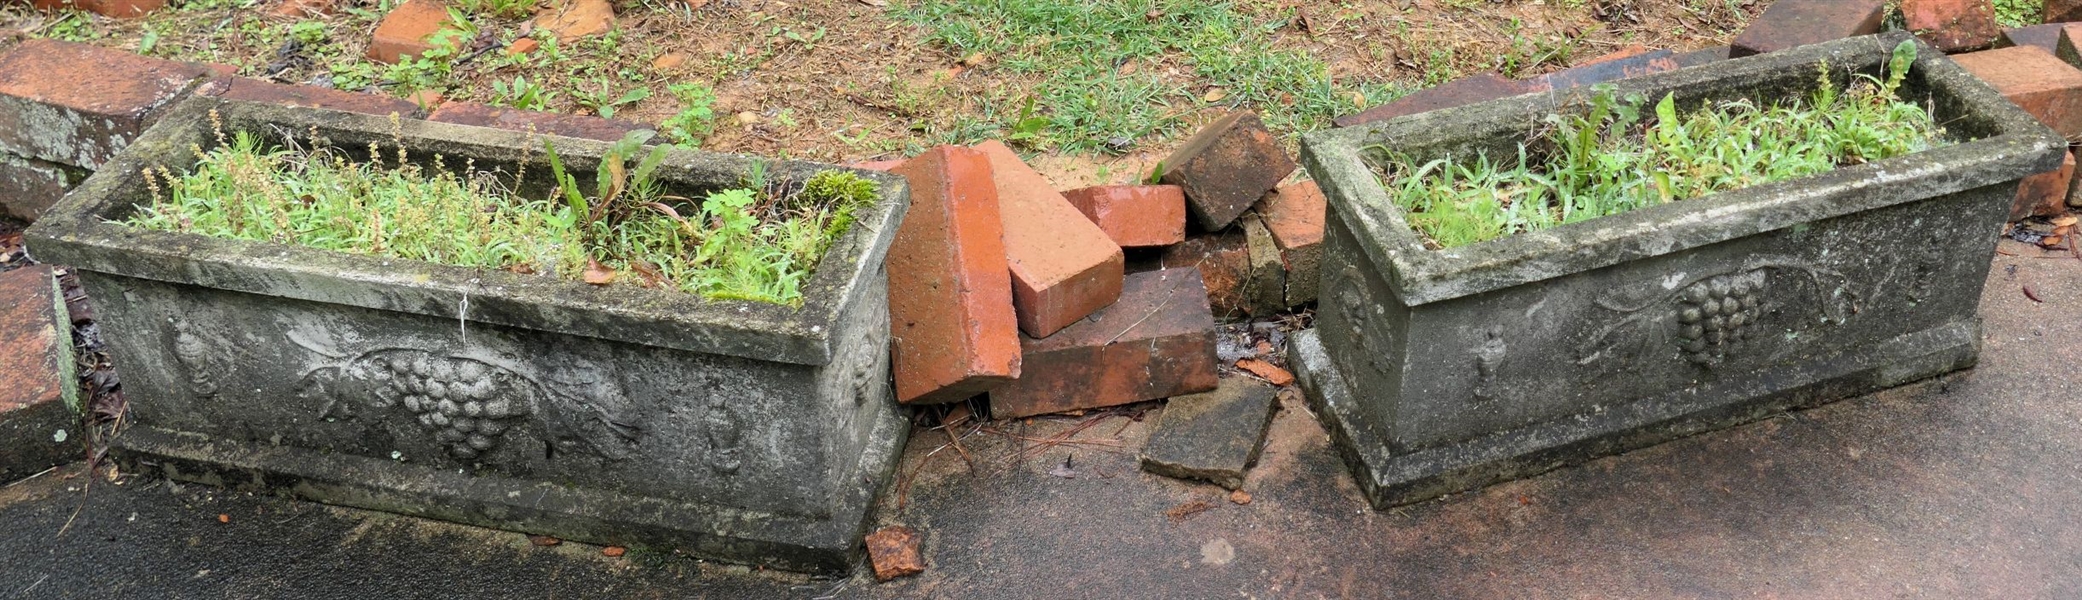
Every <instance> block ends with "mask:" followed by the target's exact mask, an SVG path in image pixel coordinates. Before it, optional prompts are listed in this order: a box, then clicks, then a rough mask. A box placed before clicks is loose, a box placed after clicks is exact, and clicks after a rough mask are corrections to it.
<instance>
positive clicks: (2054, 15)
mask: <svg viewBox="0 0 2082 600" xmlns="http://www.w3.org/2000/svg"><path fill="white" fill-rule="evenodd" d="M2043 14H2044V15H2045V17H2046V18H2043V19H2039V21H2040V22H2044V23H2066V22H2069V21H2082V0H2046V10H2045V12H2044V13H2043Z"/></svg>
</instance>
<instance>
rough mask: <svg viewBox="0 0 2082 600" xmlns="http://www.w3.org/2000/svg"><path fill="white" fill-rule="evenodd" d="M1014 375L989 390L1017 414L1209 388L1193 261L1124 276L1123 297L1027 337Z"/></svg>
mask: <svg viewBox="0 0 2082 600" xmlns="http://www.w3.org/2000/svg"><path fill="white" fill-rule="evenodd" d="M1020 347H1021V350H1022V352H1023V354H1024V355H1025V358H1024V364H1023V365H1021V367H1020V377H1019V380H1018V381H1014V382H1012V383H1008V384H1005V385H1003V386H1000V387H999V388H997V389H994V390H991V392H990V406H991V414H992V416H994V417H997V418H1016V417H1025V416H1032V415H1040V414H1047V413H1053V412H1062V411H1066V410H1077V409H1085V408H1099V407H1105V406H1116V405H1121V404H1128V403H1131V402H1140V401H1143V400H1154V399H1157V398H1167V397H1171V396H1177V395H1181V394H1191V393H1196V392H1204V391H1207V390H1211V389H1214V387H1215V384H1216V379H1217V376H1216V368H1215V367H1216V360H1217V359H1216V358H1215V338H1214V316H1213V315H1211V314H1209V312H1208V308H1207V290H1206V288H1204V287H1202V286H1201V284H1200V273H1199V272H1198V271H1196V270H1193V269H1163V270H1159V271H1148V272H1144V273H1136V274H1134V275H1130V276H1128V278H1127V282H1126V286H1125V288H1124V289H1123V290H1122V292H1121V299H1120V302H1117V303H1115V304H1114V305H1113V306H1109V307H1107V308H1106V309H1105V310H1102V311H1099V312H1098V313H1095V314H1093V315H1092V317H1091V318H1090V319H1086V320H1084V321H1080V322H1078V323H1077V324H1075V325H1071V326H1070V327H1067V328H1064V329H1063V330H1062V331H1060V332H1057V333H1056V334H1055V335H1052V336H1049V337H1047V338H1043V339H1034V338H1031V337H1030V338H1024V339H1022V340H1021V341H1020Z"/></svg>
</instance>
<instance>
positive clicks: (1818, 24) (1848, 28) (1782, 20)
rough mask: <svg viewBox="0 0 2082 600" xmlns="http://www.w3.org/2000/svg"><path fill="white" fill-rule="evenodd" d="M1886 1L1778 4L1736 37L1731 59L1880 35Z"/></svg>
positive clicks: (1790, 0) (1789, 1)
mask: <svg viewBox="0 0 2082 600" xmlns="http://www.w3.org/2000/svg"><path fill="white" fill-rule="evenodd" d="M1886 8H1887V2H1886V0H1779V1H1777V2H1773V3H1771V7H1770V8H1766V9H1764V14H1761V15H1757V18H1756V19H1754V20H1751V21H1750V22H1749V27H1747V28H1745V29H1743V30H1742V33H1741V34H1738V35H1736V36H1735V42H1734V43H1733V44H1730V45H1731V46H1732V48H1730V49H1729V51H1728V56H1729V57H1731V58H1741V57H1744V56H1750V55H1753V54H1763V53H1765V52H1773V51H1777V50H1784V49H1787V48H1791V47H1794V46H1805V45H1808V44H1819V43H1822V42H1826V41H1830V40H1836V39H1842V38H1847V37H1855V36H1861V35H1870V34H1874V33H1879V31H1880V17H1881V16H1883V15H1884V14H1885V12H1886Z"/></svg>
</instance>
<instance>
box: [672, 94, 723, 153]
mask: <svg viewBox="0 0 2082 600" xmlns="http://www.w3.org/2000/svg"><path fill="white" fill-rule="evenodd" d="M665 91H666V92H667V93H670V94H672V97H673V98H674V99H677V100H679V102H680V111H679V112H678V113H675V114H673V115H672V116H670V117H666V119H665V121H664V122H661V123H659V124H658V131H660V132H663V133H664V134H665V136H666V138H668V139H669V140H671V141H672V143H673V144H676V145H679V146H682V147H686V148H689V149H693V148H700V147H701V141H702V140H703V139H706V138H708V134H709V133H711V132H714V131H715V127H716V111H715V105H716V91H715V89H713V88H710V87H709V86H708V84H705V83H697V82H691V81H690V82H686V83H675V84H672V85H669V86H666V87H665Z"/></svg>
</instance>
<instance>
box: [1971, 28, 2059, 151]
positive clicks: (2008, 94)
mask: <svg viewBox="0 0 2082 600" xmlns="http://www.w3.org/2000/svg"><path fill="white" fill-rule="evenodd" d="M1952 61H1953V62H1956V63H1959V66H1960V67H1962V68H1965V69H1966V70H1967V72H1969V73H1973V74H1974V76H1976V77H1980V78H1981V80H1982V81H1985V82H1988V85H1989V86H1991V87H1994V88H1995V91H1997V92H2001V93H2002V95H2003V97H2004V98H2008V99H2010V102H2012V103H2015V104H2016V105H2017V106H2018V107H2020V108H2023V109H2024V112H2027V113H2031V116H2033V117H2037V118H2038V119H2039V122H2041V123H2045V124H2046V126H2047V127H2051V128H2053V130H2054V131H2056V132H2059V133H2060V134H2061V135H2063V136H2067V138H2068V139H2071V140H2072V139H2077V137H2078V136H2082V71H2078V70H2076V69H2075V67H2073V66H2071V65H2069V64H2067V63H2064V62H2061V61H2060V59H2058V58H2054V56H2053V55H2052V54H2048V53H2046V51H2045V50H2041V49H2039V48H2037V47H2034V46H2015V47H2011V48H1997V49H1994V50H1982V51H1980V52H1969V53H1966V54H1954V55H1952Z"/></svg>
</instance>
